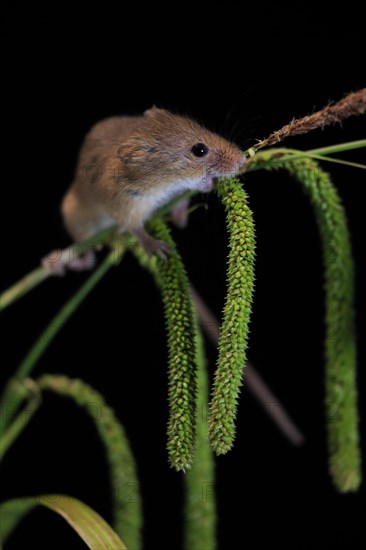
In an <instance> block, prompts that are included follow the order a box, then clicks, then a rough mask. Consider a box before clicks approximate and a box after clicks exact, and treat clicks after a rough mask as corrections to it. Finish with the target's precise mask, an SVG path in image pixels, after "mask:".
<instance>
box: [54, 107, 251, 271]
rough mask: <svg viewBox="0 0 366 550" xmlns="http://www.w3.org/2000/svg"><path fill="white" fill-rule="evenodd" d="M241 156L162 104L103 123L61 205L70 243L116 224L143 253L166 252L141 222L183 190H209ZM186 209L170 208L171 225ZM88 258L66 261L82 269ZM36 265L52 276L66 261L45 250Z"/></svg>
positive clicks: (238, 163)
mask: <svg viewBox="0 0 366 550" xmlns="http://www.w3.org/2000/svg"><path fill="white" fill-rule="evenodd" d="M244 161H245V157H244V155H243V153H242V151H240V149H239V148H238V147H237V146H236V145H234V144H232V143H230V142H228V141H226V140H225V139H224V138H222V137H220V136H218V135H216V134H214V133H212V132H210V131H208V130H206V129H205V128H203V127H202V126H200V125H199V124H197V123H196V122H194V121H193V120H191V119H190V118H187V117H185V116H179V115H175V114H172V113H170V112H169V111H167V110H165V109H158V108H156V107H153V108H152V109H149V110H147V111H145V112H144V114H143V115H141V116H121V117H112V118H108V119H105V120H102V121H101V122H99V123H97V124H96V125H95V126H94V127H93V128H92V129H91V130H90V132H89V134H88V135H87V136H86V138H85V141H84V143H83V146H82V149H81V152H80V156H79V162H78V165H77V169H76V174H75V179H74V181H73V183H72V185H71V187H70V189H69V190H68V192H67V193H66V195H65V197H64V199H63V202H62V214H63V219H64V223H65V225H66V228H67V230H68V232H69V233H70V235H71V236H72V238H73V239H74V240H75V241H81V240H83V239H86V238H88V237H90V236H92V235H93V234H95V233H96V232H97V231H99V230H101V229H103V228H104V227H107V226H110V225H112V224H115V223H117V224H119V225H120V226H121V230H124V231H128V232H130V233H132V234H133V235H135V236H136V237H137V238H138V240H139V241H140V243H141V244H142V246H143V247H144V248H145V250H146V251H147V252H148V253H149V254H151V253H153V252H156V253H157V254H158V255H159V256H161V257H165V255H166V254H168V253H169V250H168V247H167V245H166V243H164V242H163V241H159V240H156V239H154V238H153V237H152V236H151V235H149V233H147V232H146V231H145V229H144V222H145V221H146V220H147V219H148V218H149V217H150V216H151V215H152V214H153V213H154V211H155V210H156V209H157V208H159V207H161V206H163V205H164V204H166V203H168V202H169V201H170V200H172V199H173V198H174V197H176V196H179V195H181V194H182V193H184V192H185V191H188V190H195V191H202V192H208V191H211V190H212V189H213V185H214V180H215V178H217V177H220V176H229V175H233V174H236V173H237V172H238V171H239V169H240V167H241V166H242V165H243V163H244ZM187 206H188V201H187V200H185V201H183V202H181V203H178V205H177V206H176V207H174V208H173V210H172V216H173V219H175V221H176V222H177V223H178V225H181V226H183V225H184V223H185V220H186V216H187ZM92 256H93V255H92V254H91V253H89V254H87V255H85V256H84V257H79V258H75V259H74V260H72V261H69V262H67V264H66V266H67V267H68V268H69V269H75V270H81V269H86V268H88V267H91V264H92ZM43 265H44V266H45V267H46V269H48V270H49V271H51V272H52V273H55V274H63V272H64V270H65V262H64V261H63V262H62V263H61V260H60V261H55V259H53V261H52V256H51V255H49V256H48V257H46V258H44V260H43Z"/></svg>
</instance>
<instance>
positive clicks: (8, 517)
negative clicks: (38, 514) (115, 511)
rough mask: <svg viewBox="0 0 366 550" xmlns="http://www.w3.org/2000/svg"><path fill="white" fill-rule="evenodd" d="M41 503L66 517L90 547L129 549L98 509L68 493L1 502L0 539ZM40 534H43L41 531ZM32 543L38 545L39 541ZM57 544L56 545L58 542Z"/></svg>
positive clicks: (94, 548)
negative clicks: (66, 494)
mask: <svg viewBox="0 0 366 550" xmlns="http://www.w3.org/2000/svg"><path fill="white" fill-rule="evenodd" d="M39 505H41V506H45V507H46V508H49V509H50V510H52V511H53V512H56V513H57V514H59V515H60V516H61V517H62V518H64V519H65V520H66V521H67V523H68V524H69V525H70V526H71V527H72V528H73V529H74V531H76V533H77V534H78V535H79V537H80V538H81V539H82V540H83V541H84V542H85V544H86V545H87V546H88V548H91V550H101V548H104V549H106V550H127V548H126V546H125V545H124V544H123V542H122V541H121V539H120V538H119V537H118V535H117V534H116V533H115V532H114V531H113V529H112V528H111V527H110V526H109V525H108V523H106V522H105V521H104V519H103V518H102V517H101V516H100V515H99V514H97V512H95V511H94V510H92V508H90V507H89V506H87V505H86V504H84V503H83V502H81V501H80V500H77V499H76V498H74V497H70V496H65V495H40V496H35V497H23V498H15V499H13V500H8V501H6V502H3V503H2V504H0V517H1V522H0V542H5V540H6V539H7V538H8V536H9V535H10V534H11V532H12V531H13V529H14V527H15V526H16V525H17V524H18V523H19V522H20V521H21V519H22V518H23V517H24V516H25V515H26V514H28V513H29V512H30V511H31V510H32V509H33V508H34V507H36V506H39ZM46 532H47V529H46ZM40 535H41V537H42V531H41V532H40ZM32 543H33V544H34V546H35V548H37V541H32ZM55 543H56V544H57V542H56V541H55ZM51 544H52V543H51ZM52 546H53V545H52ZM52 546H51V547H52ZM131 550H132V547H131Z"/></svg>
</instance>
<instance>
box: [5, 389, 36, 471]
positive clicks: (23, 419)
mask: <svg viewBox="0 0 366 550" xmlns="http://www.w3.org/2000/svg"><path fill="white" fill-rule="evenodd" d="M13 383H15V384H18V386H19V388H18V389H17V390H15V388H14V392H15V391H18V392H19V391H20V392H21V396H20V403H22V401H23V399H25V398H28V401H27V403H26V405H25V407H24V408H23V410H22V411H20V412H19V413H18V415H17V416H16V417H15V418H14V420H13V421H12V422H11V424H10V426H9V427H8V429H7V430H6V432H5V434H1V437H0V462H1V460H2V459H3V458H4V455H5V453H6V452H7V451H8V450H9V449H10V447H11V446H12V444H13V443H14V441H15V440H16V439H17V438H18V437H19V435H20V434H21V433H22V431H23V430H24V428H25V427H26V426H27V425H28V423H29V421H30V420H31V418H32V417H33V415H34V414H35V412H36V411H37V410H38V408H39V406H40V404H41V398H40V395H39V392H34V391H31V393H30V395H29V396H27V395H26V394H25V392H24V389H23V387H20V386H21V385H20V384H19V383H18V382H15V381H14V382H13ZM27 393H29V392H27ZM1 413H2V414H6V411H1Z"/></svg>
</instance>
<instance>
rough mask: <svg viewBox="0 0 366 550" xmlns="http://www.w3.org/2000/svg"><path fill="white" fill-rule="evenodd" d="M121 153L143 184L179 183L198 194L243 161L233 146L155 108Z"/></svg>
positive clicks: (208, 189)
mask: <svg viewBox="0 0 366 550" xmlns="http://www.w3.org/2000/svg"><path fill="white" fill-rule="evenodd" d="M124 153H125V154H124V160H125V162H126V163H127V164H128V165H129V168H130V169H131V170H132V171H133V172H134V175H135V176H136V177H139V178H144V179H145V181H146V180H147V176H149V179H150V181H153V182H154V185H157V186H161V185H169V184H170V183H173V182H174V181H178V180H179V181H180V182H182V184H183V183H184V185H185V187H186V188H187V189H196V190H201V191H210V190H211V189H212V187H213V183H214V179H215V178H217V177H220V176H229V175H234V174H236V173H237V172H238V171H239V169H240V167H241V166H242V165H243V163H244V161H245V157H244V155H243V153H242V151H240V149H239V148H238V147H237V146H236V145H234V144H233V143H230V142H229V141H226V140H225V139H224V138H222V137H220V136H218V135H216V134H214V133H213V132H210V131H208V130H206V129H205V128H203V127H202V126H200V125H199V124H197V123H196V122H194V121H193V120H191V119H190V118H187V117H184V116H179V115H174V114H172V113H170V112H169V111H166V110H165V109H157V108H156V107H153V108H152V109H149V110H148V111H145V113H144V117H143V123H142V124H141V127H139V128H138V130H136V131H135V132H134V134H133V135H131V136H130V139H129V140H128V142H127V143H126V149H125V151H124ZM126 168H127V166H126ZM137 173H139V174H137Z"/></svg>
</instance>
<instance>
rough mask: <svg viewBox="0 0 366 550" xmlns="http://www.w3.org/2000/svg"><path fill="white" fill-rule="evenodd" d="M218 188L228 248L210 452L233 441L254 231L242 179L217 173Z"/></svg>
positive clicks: (224, 448)
mask: <svg viewBox="0 0 366 550" xmlns="http://www.w3.org/2000/svg"><path fill="white" fill-rule="evenodd" d="M217 191H218V194H219V197H220V199H221V201H222V203H223V205H224V207H225V210H226V216H227V226H228V231H229V235H230V241H229V247H230V252H229V258H228V268H227V279H228V289H227V295H226V302H225V307H224V316H223V322H222V326H221V334H220V342H219V357H218V361H217V368H216V372H215V379H214V385H213V393H212V398H211V402H210V416H209V434H210V441H211V445H212V447H213V449H214V450H215V452H216V453H217V454H223V453H226V452H227V451H228V450H229V449H230V448H231V447H232V445H233V441H234V437H235V418H236V412H237V402H238V397H239V391H240V387H241V385H242V377H243V369H244V365H245V352H246V347H247V343H248V332H249V317H250V312H251V304H252V299H253V289H254V257H255V254H254V247H255V236H254V224H253V219H252V212H251V210H250V208H249V206H248V202H247V194H246V192H245V191H244V190H243V188H242V185H241V182H240V181H239V180H237V179H235V178H225V179H221V180H220V181H219V184H218V188H217Z"/></svg>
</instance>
